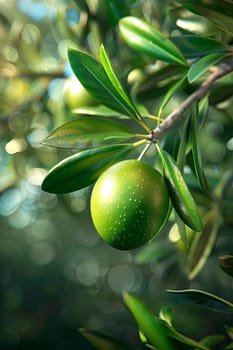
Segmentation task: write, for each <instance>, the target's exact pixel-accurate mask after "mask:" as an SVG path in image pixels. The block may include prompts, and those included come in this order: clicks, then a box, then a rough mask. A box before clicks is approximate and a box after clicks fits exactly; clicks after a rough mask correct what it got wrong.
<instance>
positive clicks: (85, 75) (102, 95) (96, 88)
mask: <svg viewBox="0 0 233 350" xmlns="http://www.w3.org/2000/svg"><path fill="white" fill-rule="evenodd" d="M68 58H69V62H70V65H71V68H72V70H73V72H74V74H75V75H76V76H77V78H78V79H79V81H80V82H81V84H82V85H83V86H84V87H85V88H86V90H87V91H88V92H89V93H90V94H92V95H93V96H94V97H95V98H96V99H97V100H99V101H100V102H101V103H102V104H104V105H106V106H107V107H109V108H111V109H113V110H116V111H118V112H120V113H122V114H124V115H127V116H129V117H130V118H132V119H134V120H135V121H138V122H139V121H140V117H139V115H138V114H137V113H136V111H135V108H132V106H131V104H128V103H127V102H126V101H125V99H123V98H122V96H121V94H120V93H119V91H118V90H116V88H115V86H114V85H113V84H112V82H111V80H110V79H109V77H108V75H107V74H106V72H105V70H104V68H103V67H102V65H101V64H100V63H99V62H98V61H97V60H96V59H95V58H93V57H92V56H90V55H89V54H87V53H85V52H82V51H79V50H76V49H69V50H68Z"/></svg>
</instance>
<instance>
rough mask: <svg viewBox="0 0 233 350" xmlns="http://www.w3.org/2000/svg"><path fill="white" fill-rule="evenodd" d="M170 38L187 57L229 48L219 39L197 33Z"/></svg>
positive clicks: (204, 54) (224, 50)
mask: <svg viewBox="0 0 233 350" xmlns="http://www.w3.org/2000/svg"><path fill="white" fill-rule="evenodd" d="M170 39H171V41H172V42H174V44H175V45H176V46H177V47H178V48H179V50H180V51H181V52H182V53H183V55H184V56H185V57H187V58H195V57H202V56H206V55H208V54H211V53H217V52H226V51H227V50H229V48H228V47H227V46H225V45H224V44H223V43H222V42H220V41H217V40H214V39H210V38H206V37H202V36H198V35H177V36H174V37H171V38H170Z"/></svg>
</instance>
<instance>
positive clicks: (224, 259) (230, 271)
mask: <svg viewBox="0 0 233 350" xmlns="http://www.w3.org/2000/svg"><path fill="white" fill-rule="evenodd" d="M218 263H219V266H220V267H221V269H222V270H223V271H224V272H225V273H226V274H227V275H229V276H231V277H233V256H232V255H222V256H219V257H218Z"/></svg>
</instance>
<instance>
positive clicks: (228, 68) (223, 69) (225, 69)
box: [152, 60, 233, 141]
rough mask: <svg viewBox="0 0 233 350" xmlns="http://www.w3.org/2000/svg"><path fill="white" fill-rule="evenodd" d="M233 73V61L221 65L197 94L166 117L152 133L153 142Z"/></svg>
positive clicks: (193, 94)
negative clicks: (221, 79) (220, 80)
mask: <svg viewBox="0 0 233 350" xmlns="http://www.w3.org/2000/svg"><path fill="white" fill-rule="evenodd" d="M232 71H233V60H231V61H228V62H224V63H222V64H220V65H219V67H218V68H216V70H215V71H214V72H213V73H211V75H210V76H209V78H208V79H207V80H206V81H205V82H203V83H202V84H201V86H200V87H199V88H198V89H197V90H196V91H195V92H193V93H192V94H191V95H190V96H189V97H188V98H187V99H186V100H184V101H183V102H182V103H181V105H180V106H179V107H177V108H176V109H175V110H174V111H173V112H172V113H170V114H169V115H168V116H167V117H166V119H165V120H164V121H163V122H162V123H161V124H159V125H158V126H157V127H156V128H155V129H154V130H153V131H152V140H154V141H156V140H157V139H159V138H160V137H161V136H162V135H163V134H164V133H165V132H166V131H167V130H168V129H170V128H171V127H173V125H174V124H175V123H176V122H177V121H178V120H179V119H180V118H181V117H182V115H183V113H184V112H185V111H186V109H187V108H188V107H190V106H191V105H192V103H193V102H194V101H198V100H200V99H201V98H203V97H204V96H205V95H206V94H207V93H208V92H209V90H210V89H211V87H212V85H213V84H214V83H215V82H216V80H218V79H220V78H222V77H224V76H225V75H227V74H228V73H230V72H232Z"/></svg>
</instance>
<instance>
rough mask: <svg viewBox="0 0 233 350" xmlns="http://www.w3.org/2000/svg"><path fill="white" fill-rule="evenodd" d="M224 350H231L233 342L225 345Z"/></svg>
mask: <svg viewBox="0 0 233 350" xmlns="http://www.w3.org/2000/svg"><path fill="white" fill-rule="evenodd" d="M224 349H225V350H232V349H233V342H231V343H230V344H228V345H227V347H225V348H224Z"/></svg>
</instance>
